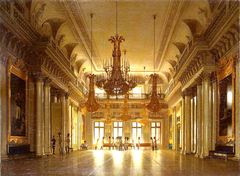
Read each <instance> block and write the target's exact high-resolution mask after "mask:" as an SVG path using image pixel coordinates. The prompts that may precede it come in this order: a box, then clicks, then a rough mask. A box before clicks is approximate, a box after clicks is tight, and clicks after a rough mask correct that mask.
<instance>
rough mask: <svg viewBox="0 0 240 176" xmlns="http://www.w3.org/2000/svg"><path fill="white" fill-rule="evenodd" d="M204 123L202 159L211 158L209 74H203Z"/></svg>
mask: <svg viewBox="0 0 240 176" xmlns="http://www.w3.org/2000/svg"><path fill="white" fill-rule="evenodd" d="M202 78H203V87H202V92H203V101H202V102H203V104H202V107H203V109H202V110H203V121H202V134H203V135H202V142H203V154H202V157H207V156H209V135H210V134H209V118H210V117H209V108H210V107H209V78H210V74H209V73H203V74H202Z"/></svg>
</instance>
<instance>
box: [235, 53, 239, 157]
mask: <svg viewBox="0 0 240 176" xmlns="http://www.w3.org/2000/svg"><path fill="white" fill-rule="evenodd" d="M235 65H236V73H235V74H236V77H235V90H236V92H235V98H236V99H235V113H236V114H235V124H236V125H235V131H236V132H235V134H236V136H235V138H236V150H235V156H236V157H238V158H239V157H240V139H239V138H240V118H239V117H240V76H239V74H240V59H239V55H238V54H237V55H236V56H235Z"/></svg>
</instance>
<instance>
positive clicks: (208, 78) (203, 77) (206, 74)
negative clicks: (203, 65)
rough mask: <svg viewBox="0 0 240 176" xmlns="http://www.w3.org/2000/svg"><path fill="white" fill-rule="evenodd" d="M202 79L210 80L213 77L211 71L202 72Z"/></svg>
mask: <svg viewBox="0 0 240 176" xmlns="http://www.w3.org/2000/svg"><path fill="white" fill-rule="evenodd" d="M201 77H202V80H210V78H211V73H209V72H202V73H201Z"/></svg>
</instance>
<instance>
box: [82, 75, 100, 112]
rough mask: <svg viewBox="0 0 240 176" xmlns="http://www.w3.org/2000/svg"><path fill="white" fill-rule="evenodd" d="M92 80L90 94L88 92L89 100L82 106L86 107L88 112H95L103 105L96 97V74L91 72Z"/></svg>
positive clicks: (90, 77)
mask: <svg viewBox="0 0 240 176" xmlns="http://www.w3.org/2000/svg"><path fill="white" fill-rule="evenodd" d="M88 77H89V79H90V82H89V94H88V100H87V102H86V103H83V104H82V105H81V106H82V107H83V108H86V110H87V111H88V112H95V111H97V110H98V109H99V108H101V105H100V104H99V103H98V102H97V101H96V99H95V90H94V77H95V75H94V74H90V75H89V76H88Z"/></svg>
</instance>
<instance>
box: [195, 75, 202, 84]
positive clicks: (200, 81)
mask: <svg viewBox="0 0 240 176" xmlns="http://www.w3.org/2000/svg"><path fill="white" fill-rule="evenodd" d="M195 82H196V83H197V85H198V86H201V85H202V78H201V77H197V78H196V79H195Z"/></svg>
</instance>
